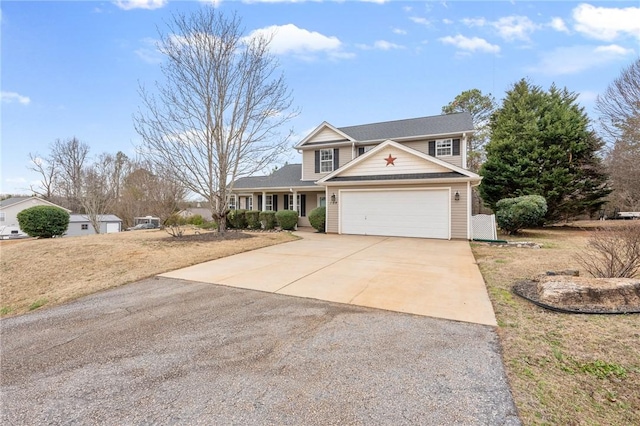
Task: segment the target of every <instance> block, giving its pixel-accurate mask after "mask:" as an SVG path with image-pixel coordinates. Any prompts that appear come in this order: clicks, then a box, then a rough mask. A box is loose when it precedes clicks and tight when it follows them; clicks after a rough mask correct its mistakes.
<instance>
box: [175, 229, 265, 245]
mask: <svg viewBox="0 0 640 426" xmlns="http://www.w3.org/2000/svg"><path fill="white" fill-rule="evenodd" d="M244 238H253V235H249V234H245V233H243V232H241V231H236V230H228V231H226V232H225V233H224V234H220V233H218V232H217V231H200V233H199V234H188V235H183V236H181V237H172V236H171V235H168V234H167V237H166V238H164V241H167V242H171V243H182V242H184V243H193V242H210V241H228V240H241V239H244Z"/></svg>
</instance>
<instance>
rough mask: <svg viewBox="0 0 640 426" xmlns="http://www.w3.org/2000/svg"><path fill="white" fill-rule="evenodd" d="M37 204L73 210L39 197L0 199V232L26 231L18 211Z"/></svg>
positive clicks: (15, 232)
mask: <svg viewBox="0 0 640 426" xmlns="http://www.w3.org/2000/svg"><path fill="white" fill-rule="evenodd" d="M35 206H52V207H58V208H60V209H62V210H64V211H66V212H67V213H71V210H68V209H65V208H64V207H60V206H59V205H57V204H54V203H52V202H49V201H46V200H43V199H42V198H38V197H11V198H7V199H6V200H2V201H0V234H1V235H5V234H6V235H11V234H13V235H23V234H24V232H23V231H22V230H21V229H20V225H19V224H18V213H20V212H21V211H22V210H25V209H28V208H30V207H35Z"/></svg>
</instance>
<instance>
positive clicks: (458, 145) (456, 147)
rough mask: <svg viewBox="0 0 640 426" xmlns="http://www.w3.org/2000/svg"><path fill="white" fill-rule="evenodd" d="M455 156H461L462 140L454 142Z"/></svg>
mask: <svg viewBox="0 0 640 426" xmlns="http://www.w3.org/2000/svg"><path fill="white" fill-rule="evenodd" d="M453 155H460V139H454V140H453Z"/></svg>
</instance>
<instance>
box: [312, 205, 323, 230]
mask: <svg viewBox="0 0 640 426" xmlns="http://www.w3.org/2000/svg"><path fill="white" fill-rule="evenodd" d="M326 218H327V209H326V208H325V207H316V208H315V209H313V210H311V212H310V213H309V223H310V224H311V226H313V227H314V228H315V229H316V230H317V231H318V232H324V231H325V222H326Z"/></svg>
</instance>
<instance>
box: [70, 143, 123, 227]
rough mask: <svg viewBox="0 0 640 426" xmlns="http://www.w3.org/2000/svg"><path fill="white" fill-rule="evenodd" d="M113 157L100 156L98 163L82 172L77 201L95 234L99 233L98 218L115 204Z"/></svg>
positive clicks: (107, 155)
mask: <svg viewBox="0 0 640 426" xmlns="http://www.w3.org/2000/svg"><path fill="white" fill-rule="evenodd" d="M114 165H115V160H114V157H113V156H111V155H109V154H102V155H101V156H100V157H99V158H98V161H96V162H95V163H93V164H91V165H90V166H88V167H85V168H84V169H83V171H82V186H81V189H80V193H79V194H78V199H79V201H80V205H81V206H82V208H83V210H84V213H85V215H86V216H87V218H88V219H89V222H91V225H92V226H93V229H94V230H95V232H96V234H99V233H100V216H101V215H104V214H106V213H107V212H108V211H109V209H110V208H111V207H112V206H113V205H114V204H115V202H116V199H115V196H114V195H115V186H116V182H114V181H113V179H112V176H113V168H114Z"/></svg>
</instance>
